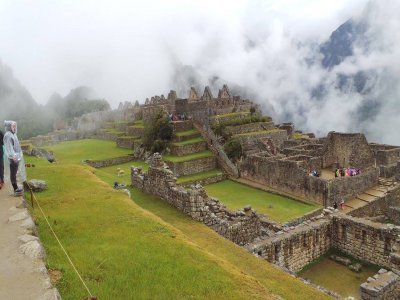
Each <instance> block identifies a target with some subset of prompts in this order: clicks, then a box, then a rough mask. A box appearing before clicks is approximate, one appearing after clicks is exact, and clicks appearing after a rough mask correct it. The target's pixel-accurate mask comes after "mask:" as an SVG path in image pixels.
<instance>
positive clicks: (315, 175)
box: [310, 170, 320, 177]
mask: <svg viewBox="0 0 400 300" xmlns="http://www.w3.org/2000/svg"><path fill="white" fill-rule="evenodd" d="M310 176H314V177H319V176H320V174H319V173H318V171H317V170H312V171H311V172H310Z"/></svg>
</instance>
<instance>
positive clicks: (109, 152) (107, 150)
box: [44, 139, 133, 163]
mask: <svg viewBox="0 0 400 300" xmlns="http://www.w3.org/2000/svg"><path fill="white" fill-rule="evenodd" d="M44 148H45V149H47V150H51V151H53V152H54V153H55V157H56V160H57V161H58V162H63V163H80V162H81V161H82V160H85V159H93V160H101V159H107V158H113V157H118V156H125V155H128V154H132V153H133V150H131V149H124V148H119V147H117V145H116V143H115V142H110V141H103V140H95V139H86V140H77V141H69V142H62V143H59V144H56V145H52V146H47V147H44Z"/></svg>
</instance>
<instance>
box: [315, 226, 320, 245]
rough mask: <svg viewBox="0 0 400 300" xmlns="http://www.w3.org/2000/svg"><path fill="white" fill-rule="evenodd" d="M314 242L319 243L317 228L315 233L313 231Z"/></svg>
mask: <svg viewBox="0 0 400 300" xmlns="http://www.w3.org/2000/svg"><path fill="white" fill-rule="evenodd" d="M315 243H316V244H318V243H319V229H317V231H316V233H315Z"/></svg>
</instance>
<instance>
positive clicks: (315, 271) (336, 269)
mask: <svg viewBox="0 0 400 300" xmlns="http://www.w3.org/2000/svg"><path fill="white" fill-rule="evenodd" d="M331 253H334V254H337V253H335V252H334V251H329V253H328V254H327V255H325V256H324V257H322V258H321V259H320V260H319V261H318V262H317V263H314V264H312V265H311V266H310V267H308V268H307V269H306V270H305V271H302V272H300V275H301V277H303V278H307V279H309V280H310V281H311V282H313V283H315V284H318V285H320V286H322V287H324V288H326V289H328V290H331V291H334V292H336V293H338V294H339V295H341V296H342V297H343V298H346V297H349V296H352V297H354V298H355V299H361V297H360V284H362V283H363V282H366V281H367V279H368V277H372V276H373V275H375V274H376V273H377V272H378V270H379V267H377V266H372V265H369V264H365V263H361V264H362V265H363V267H362V271H361V272H360V273H356V272H354V271H351V270H350V269H349V268H348V267H346V266H344V265H341V264H339V263H338V262H335V261H333V260H331V259H329V255H330V254H331ZM339 256H343V254H339ZM338 278H340V282H338ZM340 283H343V284H340Z"/></svg>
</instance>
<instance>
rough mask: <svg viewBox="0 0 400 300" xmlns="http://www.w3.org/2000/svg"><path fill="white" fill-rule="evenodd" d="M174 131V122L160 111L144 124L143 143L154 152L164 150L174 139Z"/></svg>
mask: <svg viewBox="0 0 400 300" xmlns="http://www.w3.org/2000/svg"><path fill="white" fill-rule="evenodd" d="M172 133H173V127H172V124H170V123H169V121H168V118H167V117H166V116H164V115H163V114H161V113H160V114H158V115H157V116H156V117H155V118H154V119H153V120H152V121H151V122H148V123H147V124H146V125H145V126H144V133H143V137H142V142H143V145H144V146H145V147H146V149H147V150H150V151H151V152H153V153H154V152H163V151H164V150H165V148H166V147H167V145H168V143H169V142H170V141H171V139H172Z"/></svg>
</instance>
